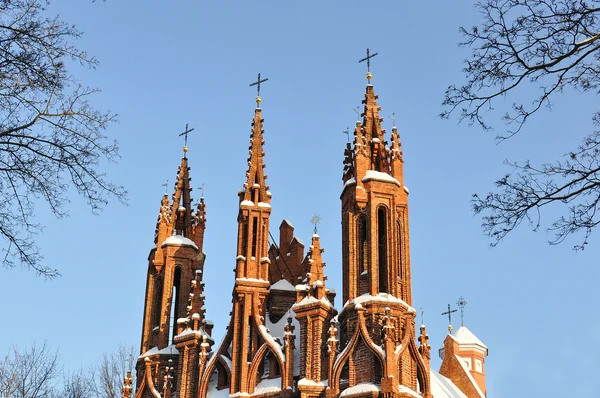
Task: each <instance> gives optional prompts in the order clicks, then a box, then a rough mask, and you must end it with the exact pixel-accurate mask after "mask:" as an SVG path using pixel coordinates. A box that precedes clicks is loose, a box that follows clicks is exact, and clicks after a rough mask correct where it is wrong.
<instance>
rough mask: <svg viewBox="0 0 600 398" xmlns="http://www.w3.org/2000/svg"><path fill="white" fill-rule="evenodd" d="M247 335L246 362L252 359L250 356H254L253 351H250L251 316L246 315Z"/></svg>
mask: <svg viewBox="0 0 600 398" xmlns="http://www.w3.org/2000/svg"><path fill="white" fill-rule="evenodd" d="M247 328H248V335H247V336H246V337H247V340H248V341H247V342H248V346H247V351H248V356H247V358H246V360H247V361H248V362H251V361H252V357H253V356H254V353H253V352H252V316H249V317H248V326H247Z"/></svg>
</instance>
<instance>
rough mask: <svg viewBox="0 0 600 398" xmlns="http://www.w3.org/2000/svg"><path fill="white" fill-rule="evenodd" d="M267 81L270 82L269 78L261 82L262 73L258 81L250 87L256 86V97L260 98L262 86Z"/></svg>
mask: <svg viewBox="0 0 600 398" xmlns="http://www.w3.org/2000/svg"><path fill="white" fill-rule="evenodd" d="M267 80H269V78H268V77H267V78H265V79H262V80H260V73H259V74H258V79H257V80H256V81H255V82H254V83H251V84H250V87H252V86H256V96H257V97H260V84H261V83H264V82H266V81H267Z"/></svg>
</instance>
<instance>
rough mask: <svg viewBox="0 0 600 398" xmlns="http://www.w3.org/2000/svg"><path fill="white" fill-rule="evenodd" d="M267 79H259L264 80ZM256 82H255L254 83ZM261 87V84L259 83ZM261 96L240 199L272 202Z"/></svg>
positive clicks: (251, 136)
mask: <svg viewBox="0 0 600 398" xmlns="http://www.w3.org/2000/svg"><path fill="white" fill-rule="evenodd" d="M266 80H267V79H264V80H262V81H261V80H260V74H259V80H258V82H259V83H260V82H264V81H266ZM253 84H254V83H253ZM258 86H259V87H260V84H258ZM260 101H261V99H260V97H256V104H257V106H256V109H255V110H254V119H253V120H252V132H251V134H250V146H249V147H248V149H249V151H250V156H249V157H248V171H247V172H246V183H245V184H244V190H243V191H242V192H241V193H242V195H240V199H241V200H242V201H250V202H254V203H260V202H262V203H270V202H271V196H270V193H269V192H268V189H269V187H268V186H267V184H266V179H267V175H266V174H265V170H264V169H265V166H266V165H265V162H264V156H265V152H264V148H263V145H264V144H265V141H264V130H263V118H262V114H261V109H260V107H259V104H260Z"/></svg>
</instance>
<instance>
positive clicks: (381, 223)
mask: <svg viewBox="0 0 600 398" xmlns="http://www.w3.org/2000/svg"><path fill="white" fill-rule="evenodd" d="M377 245H378V246H377V247H378V257H379V261H378V265H379V292H380V293H387V292H388V272H387V271H388V262H387V216H386V210H385V207H383V206H382V207H380V208H379V209H378V210H377Z"/></svg>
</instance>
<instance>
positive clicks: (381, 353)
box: [328, 50, 430, 397]
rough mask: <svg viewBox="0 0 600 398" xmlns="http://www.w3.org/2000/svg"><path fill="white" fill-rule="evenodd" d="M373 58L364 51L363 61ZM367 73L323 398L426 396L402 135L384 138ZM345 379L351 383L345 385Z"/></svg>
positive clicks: (350, 159) (348, 180) (349, 176)
mask: <svg viewBox="0 0 600 398" xmlns="http://www.w3.org/2000/svg"><path fill="white" fill-rule="evenodd" d="M375 55H376V54H375ZM373 56H374V55H369V53H368V50H367V58H365V60H367V61H368V62H369V61H370V58H371V57H373ZM371 78H372V75H371V73H370V71H369V72H368V73H367V79H368V84H367V87H366V93H365V97H364V99H363V101H362V103H363V104H364V108H363V112H362V114H361V116H362V121H357V122H356V127H355V129H354V145H353V146H352V145H351V144H350V143H349V144H348V145H347V147H346V151H345V160H344V173H343V182H344V188H343V191H342V194H341V201H342V274H343V282H342V283H343V299H342V301H343V302H345V305H344V308H343V309H342V311H341V312H340V314H339V316H338V320H339V324H340V346H341V347H346V348H345V349H344V350H343V352H342V353H341V354H340V355H338V357H337V358H336V361H335V363H334V365H333V369H332V379H330V380H329V385H330V386H332V388H330V390H328V395H329V396H336V395H337V394H339V392H340V390H347V391H344V395H348V394H351V395H354V394H355V393H356V394H358V395H360V394H361V393H362V392H364V391H366V390H368V389H369V388H374V389H377V391H378V392H379V393H381V394H389V395H386V396H395V397H402V396H411V395H410V394H411V393H413V392H415V391H417V390H420V391H419V392H421V393H422V394H423V395H424V396H428V394H430V387H429V385H430V383H429V368H428V366H427V364H426V362H425V361H424V359H423V357H422V356H421V354H420V353H419V350H418V347H417V345H416V336H415V316H416V313H415V310H414V309H413V308H412V307H411V303H412V296H411V279H410V255H409V236H408V190H407V189H406V188H405V187H404V177H403V160H402V152H401V150H400V140H399V135H398V131H397V129H396V127H395V126H394V127H393V128H392V134H391V145H390V144H388V143H387V142H386V141H385V130H383V128H382V122H383V119H382V118H381V117H380V115H379V111H380V110H381V108H380V107H379V106H378V105H377V99H378V97H377V95H375V92H374V89H373V85H371ZM342 380H348V383H347V386H345V385H344V383H342V382H341V381H342ZM417 380H418V383H417ZM340 383H341V384H340ZM338 385H339V389H338ZM371 386H375V387H371ZM336 390H337V391H336ZM363 390H364V391H363ZM374 392H375V391H371V392H369V393H368V394H367V395H369V394H370V393H374ZM407 394H408V395H407Z"/></svg>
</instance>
